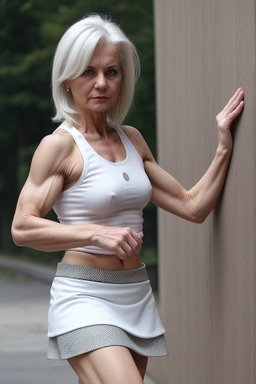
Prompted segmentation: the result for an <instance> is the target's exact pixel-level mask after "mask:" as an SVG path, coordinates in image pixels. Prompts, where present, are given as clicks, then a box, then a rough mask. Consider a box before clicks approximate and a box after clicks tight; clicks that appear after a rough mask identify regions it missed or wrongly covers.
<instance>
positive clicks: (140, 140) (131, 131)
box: [120, 125, 152, 161]
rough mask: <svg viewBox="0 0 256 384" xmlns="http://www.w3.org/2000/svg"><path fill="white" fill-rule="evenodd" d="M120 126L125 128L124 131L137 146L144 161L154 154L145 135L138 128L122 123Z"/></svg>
mask: <svg viewBox="0 0 256 384" xmlns="http://www.w3.org/2000/svg"><path fill="white" fill-rule="evenodd" d="M120 128H121V129H122V130H123V132H124V133H125V134H126V136H127V137H128V139H129V140H130V141H131V143H132V144H133V146H134V147H135V148H136V150H137V152H138V153H139V154H140V156H141V158H142V160H143V161H145V160H147V159H148V158H150V157H151V156H152V154H151V151H150V149H149V147H148V145H147V143H146V141H145V139H144V137H143V136H142V134H141V133H140V131H139V130H138V129H137V128H134V127H131V126H128V125H122V126H121V127H120Z"/></svg>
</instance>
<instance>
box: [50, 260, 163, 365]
mask: <svg viewBox="0 0 256 384" xmlns="http://www.w3.org/2000/svg"><path fill="white" fill-rule="evenodd" d="M56 277H61V278H67V279H77V280H86V281H93V282H100V283H109V284H133V283H140V282H143V281H145V280H148V278H147V272H146V267H145V266H143V267H141V268H138V269H134V270H128V271H114V270H111V271H109V270H98V269H94V268H88V267H82V266H77V265H69V264H62V263H60V264H58V267H57V271H56ZM141 316H142V317H143V313H142V314H141ZM148 321H150V320H149V319H148V318H147V319H145V322H148ZM108 346H124V347H126V348H129V349H131V350H133V351H135V352H136V353H138V354H140V355H143V356H148V357H150V356H166V355H168V349H167V345H166V340H165V336H164V334H161V335H159V336H156V337H150V338H145V337H138V336H135V335H132V334H131V333H129V332H127V331H125V330H124V329H122V328H121V327H118V326H116V325H110V324H95V325H90V326H84V327H80V328H77V329H74V330H71V331H69V332H66V333H63V334H61V335H57V336H54V337H49V343H48V353H47V358H48V359H57V360H65V359H69V358H71V357H74V356H77V355H81V354H84V353H87V352H91V351H94V350H97V349H100V348H104V347H108Z"/></svg>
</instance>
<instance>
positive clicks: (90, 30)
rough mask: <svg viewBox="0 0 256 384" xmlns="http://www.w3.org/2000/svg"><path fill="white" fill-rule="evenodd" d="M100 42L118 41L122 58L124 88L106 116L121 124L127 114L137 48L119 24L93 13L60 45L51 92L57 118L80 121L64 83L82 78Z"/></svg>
mask: <svg viewBox="0 0 256 384" xmlns="http://www.w3.org/2000/svg"><path fill="white" fill-rule="evenodd" d="M100 43H112V44H115V46H116V47H117V49H118V51H119V54H120V60H121V72H122V82H121V88H120V92H119V96H118V99H117V101H116V104H115V105H114V106H113V107H112V108H111V109H110V110H109V111H108V115H107V119H108V121H109V123H110V124H111V123H112V124H120V123H121V122H122V121H123V120H124V118H125V116H126V115H127V113H128V111H129V108H130V106H131V103H132V99H133V95H134V88H135V83H136V80H137V79H138V77H139V72H140V62H139V57H138V54H137V51H136V49H135V47H134V45H133V44H132V42H131V41H130V40H129V39H128V37H127V36H126V35H125V34H124V33H123V32H122V31H121V29H120V28H119V26H118V25H116V24H115V23H114V22H112V21H110V20H109V19H107V18H103V17H101V16H99V15H91V16H88V17H85V18H83V19H82V20H80V21H78V22H77V23H75V24H73V25H72V26H71V27H70V28H69V29H68V30H67V31H66V32H65V33H64V35H63V36H62V38H61V40H60V42H59V44H58V46H57V49H56V52H55V56H54V61H53V69H52V94H53V101H54V104H55V109H56V114H55V116H54V118H53V120H54V121H63V120H65V119H67V120H69V121H71V122H72V123H73V124H76V123H77V120H76V116H77V114H78V112H77V111H76V110H75V108H74V104H73V99H72V94H71V92H67V90H66V87H65V84H64V82H65V81H66V80H72V79H75V78H77V77H79V76H80V75H81V74H82V73H83V72H84V71H85V69H86V68H87V66H88V64H89V62H90V59H91V57H92V55H93V52H94V50H95V48H96V46H97V45H98V44H100Z"/></svg>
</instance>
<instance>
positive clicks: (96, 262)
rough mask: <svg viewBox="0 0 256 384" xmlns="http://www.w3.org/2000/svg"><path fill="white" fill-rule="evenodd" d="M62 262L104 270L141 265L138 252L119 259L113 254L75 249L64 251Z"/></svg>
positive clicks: (123, 268)
mask: <svg viewBox="0 0 256 384" xmlns="http://www.w3.org/2000/svg"><path fill="white" fill-rule="evenodd" d="M62 263H63V264H73V265H81V266H84V267H90V268H97V269H106V270H129V269H136V268H140V267H141V266H142V265H143V263H142V261H141V257H140V254H137V255H132V256H128V257H127V258H126V259H124V260H120V259H119V257H118V256H117V255H114V254H113V255H104V254H98V253H97V254H96V253H89V252H82V251H75V250H74V251H73V250H70V251H66V253H65V255H64V257H63V259H62Z"/></svg>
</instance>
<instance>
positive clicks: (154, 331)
mask: <svg viewBox="0 0 256 384" xmlns="http://www.w3.org/2000/svg"><path fill="white" fill-rule="evenodd" d="M164 333H165V329H164V327H163V324H162V322H161V320H160V317H159V314H158V311H157V308H156V305H155V300H154V296H153V294H152V289H151V286H150V282H149V280H148V277H147V272H146V267H145V266H142V267H141V268H138V269H133V270H126V271H123V270H122V271H120V270H117V271H116V270H101V269H94V268H88V267H82V266H78V265H70V264H62V263H60V264H58V267H57V272H56V277H55V278H54V280H53V284H52V288H51V301H50V308H49V316H48V337H49V348H48V358H50V359H67V358H70V357H72V356H76V355H79V354H82V353H86V352H89V351H92V350H95V349H98V348H103V347H106V346H111V345H123V346H126V347H127V348H130V349H132V350H134V351H135V352H137V353H139V354H142V355H144V356H162V355H167V354H168V350H167V347H166V342H165V337H164Z"/></svg>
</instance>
